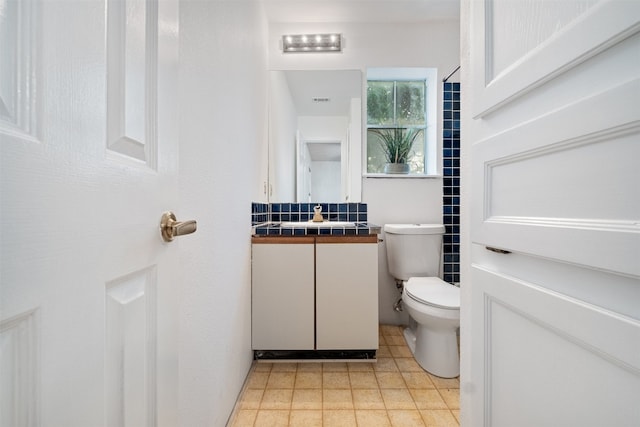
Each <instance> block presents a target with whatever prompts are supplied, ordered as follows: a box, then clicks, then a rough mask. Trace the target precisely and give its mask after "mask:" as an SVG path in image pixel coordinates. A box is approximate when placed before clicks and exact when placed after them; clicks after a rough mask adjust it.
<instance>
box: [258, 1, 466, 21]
mask: <svg viewBox="0 0 640 427" xmlns="http://www.w3.org/2000/svg"><path fill="white" fill-rule="evenodd" d="M263 2H264V6H265V12H266V14H267V19H268V20H269V22H280V23H283V22H289V23H291V22H360V23H363V22H387V23H390V22H424V21H433V20H443V19H457V18H458V17H459V15H460V0H263Z"/></svg>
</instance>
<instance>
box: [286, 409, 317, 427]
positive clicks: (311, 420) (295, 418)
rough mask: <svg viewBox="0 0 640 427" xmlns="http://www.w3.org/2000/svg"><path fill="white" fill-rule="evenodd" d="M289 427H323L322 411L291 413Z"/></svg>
mask: <svg viewBox="0 0 640 427" xmlns="http://www.w3.org/2000/svg"><path fill="white" fill-rule="evenodd" d="M289 427H322V411H291V414H290V415H289Z"/></svg>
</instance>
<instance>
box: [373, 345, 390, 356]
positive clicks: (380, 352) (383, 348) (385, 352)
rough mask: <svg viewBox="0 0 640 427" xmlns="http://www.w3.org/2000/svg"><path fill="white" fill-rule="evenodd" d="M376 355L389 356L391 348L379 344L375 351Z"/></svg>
mask: <svg viewBox="0 0 640 427" xmlns="http://www.w3.org/2000/svg"><path fill="white" fill-rule="evenodd" d="M376 355H377V357H391V350H389V346H388V345H381V346H380V347H379V348H378V351H377V352H376Z"/></svg>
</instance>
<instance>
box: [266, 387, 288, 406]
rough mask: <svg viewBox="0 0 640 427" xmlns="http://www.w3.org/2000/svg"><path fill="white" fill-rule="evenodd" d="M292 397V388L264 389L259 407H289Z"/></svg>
mask: <svg viewBox="0 0 640 427" xmlns="http://www.w3.org/2000/svg"><path fill="white" fill-rule="evenodd" d="M292 397H293V390H292V389H266V390H265V391H264V395H263V396H262V402H260V409H289V408H291V399H292Z"/></svg>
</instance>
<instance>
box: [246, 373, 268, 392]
mask: <svg viewBox="0 0 640 427" xmlns="http://www.w3.org/2000/svg"><path fill="white" fill-rule="evenodd" d="M268 379H269V372H255V371H254V372H252V373H251V374H250V375H249V378H248V381H247V388H265V387H266V386H267V380H268Z"/></svg>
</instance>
